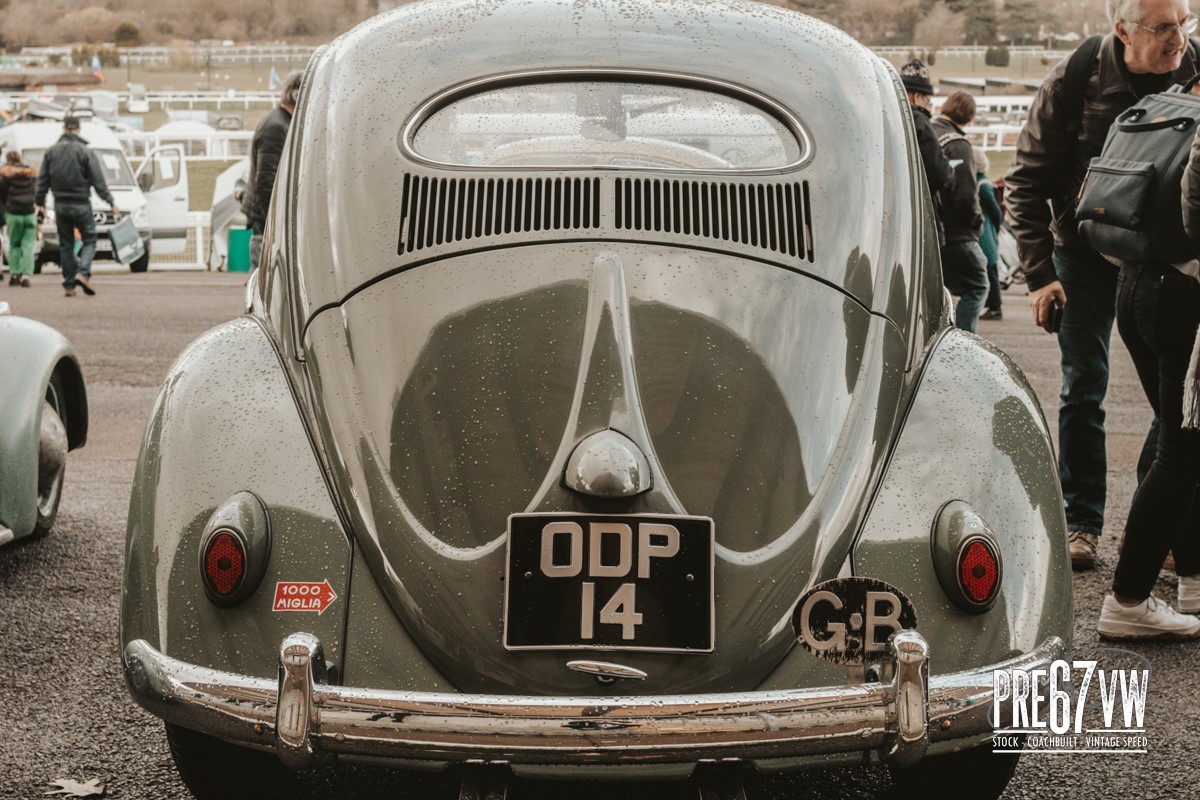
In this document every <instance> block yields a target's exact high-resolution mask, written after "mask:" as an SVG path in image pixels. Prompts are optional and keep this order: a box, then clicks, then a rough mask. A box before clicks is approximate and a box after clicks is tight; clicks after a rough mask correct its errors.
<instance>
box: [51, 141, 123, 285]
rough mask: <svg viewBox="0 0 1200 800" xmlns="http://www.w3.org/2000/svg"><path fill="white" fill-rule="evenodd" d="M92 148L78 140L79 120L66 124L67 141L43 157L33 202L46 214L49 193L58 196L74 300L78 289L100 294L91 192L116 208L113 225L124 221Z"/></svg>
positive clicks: (62, 248)
mask: <svg viewBox="0 0 1200 800" xmlns="http://www.w3.org/2000/svg"><path fill="white" fill-rule="evenodd" d="M87 144H88V143H87V140H86V139H84V138H83V137H82V136H80V135H79V118H78V117H67V118H66V119H64V120H63V135H62V136H61V137H59V140H58V141H57V142H55V143H54V144H53V145H51V146H50V149H49V150H47V151H46V155H44V156H43V157H42V169H41V172H40V173H38V183H37V194H36V196H35V198H34V200H35V202H36V203H37V210H38V211H39V212H44V211H45V208H46V192H48V191H49V192H54V225H55V227H56V228H57V229H58V257H59V258H60V259H61V260H62V272H63V284H62V285H63V291H64V293H65V294H66V296H67V297H74V296H75V285H76V284H78V285H79V286H80V288H82V289H83V293H84V294H86V295H94V294H95V293H96V290H95V289H94V288H92V257H93V256H94V255H95V254H96V218H95V217H94V216H92V189H95V190H96V194H98V195H100V197H101V199H103V200H104V202H106V203H108V204H109V206H111V207H112V215H113V220H114V221H116V220H119V219H120V218H121V212H120V210H119V209H118V208H117V202H116V201H115V200H113V196H112V193H111V192H109V191H108V184H107V183H105V181H104V171H103V170H101V169H100V164H99V163H98V162H97V161H96V154H95V153H93V152H92V151H91V149H89V148H88V146H87ZM76 229H78V230H79V234H80V237H79V238H80V240H81V241H82V242H83V247H82V248H81V249H80V251H79V257H78V261H77V260H76V256H75V231H76Z"/></svg>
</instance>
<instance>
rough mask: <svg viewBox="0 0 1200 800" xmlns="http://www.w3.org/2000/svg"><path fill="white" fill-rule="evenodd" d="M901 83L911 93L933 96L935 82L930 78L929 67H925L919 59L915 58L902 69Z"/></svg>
mask: <svg viewBox="0 0 1200 800" xmlns="http://www.w3.org/2000/svg"><path fill="white" fill-rule="evenodd" d="M900 82H901V83H903V84H904V88H905V89H907V90H908V91H910V92H916V93H917V94H933V81H932V80H931V79H930V77H929V67H927V66H925V65H924V64H923V63H922V62H921V59H919V58H914V59H913V60H912V61H909V62H908V63H907V64H905V65H904V66H903V67H901V68H900Z"/></svg>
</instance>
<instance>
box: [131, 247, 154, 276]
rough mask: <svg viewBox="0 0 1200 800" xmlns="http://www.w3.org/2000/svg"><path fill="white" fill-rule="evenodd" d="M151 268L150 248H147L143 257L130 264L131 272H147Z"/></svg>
mask: <svg viewBox="0 0 1200 800" xmlns="http://www.w3.org/2000/svg"><path fill="white" fill-rule="evenodd" d="M149 268H150V248H149V247H147V248H146V252H144V253H142V257H141V258H138V259H134V260H133V261H131V262H129V271H130V272H145V271H146V270H147V269H149Z"/></svg>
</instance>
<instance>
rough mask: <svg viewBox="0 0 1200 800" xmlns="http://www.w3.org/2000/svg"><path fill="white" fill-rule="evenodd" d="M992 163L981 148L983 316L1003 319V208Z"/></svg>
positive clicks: (978, 158)
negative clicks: (985, 278) (985, 288)
mask: <svg viewBox="0 0 1200 800" xmlns="http://www.w3.org/2000/svg"><path fill="white" fill-rule="evenodd" d="M990 168H991V164H990V163H989V162H988V157H987V156H986V155H985V154H984V152H983V151H982V150H976V151H975V184H976V185H977V186H978V188H979V210H980V211H981V212H982V213H983V232H982V233H980V234H979V249H980V250H982V251H983V257H984V258H985V259H987V276H988V293H987V299H986V300H984V301H983V307H984V309H986V310H985V311H984V312H983V313H982V314H980V315H979V318H980V319H990V320H997V319H1004V314H1003V313H1001V311H1000V242H999V235H1000V225H1001V224H1002V223H1003V221H1004V211H1003V210H1002V209H1001V208H1000V201H999V200H998V199H997V198H996V185H995V184H994V183H992V179H991V178H989V177H988V170H989V169H990Z"/></svg>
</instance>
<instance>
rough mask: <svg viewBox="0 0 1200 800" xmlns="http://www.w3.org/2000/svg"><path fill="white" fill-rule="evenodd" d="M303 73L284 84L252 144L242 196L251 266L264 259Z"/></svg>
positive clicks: (295, 74)
mask: <svg viewBox="0 0 1200 800" xmlns="http://www.w3.org/2000/svg"><path fill="white" fill-rule="evenodd" d="M303 77H304V73H302V72H298V71H297V72H293V73H291V74H289V75H288V76H287V80H285V81H284V83H283V95H282V96H281V97H280V98H279V105H278V106H277V107H276V108H274V109H272V110H271V111H270V112H268V113H267V115H266V116H265V117H263V118H262V119H261V120H260V121H259V123H258V127H257V128H255V129H254V138H253V139H252V140H251V142H250V175H249V177H248V179H247V181H246V189H245V191H244V193H243V194H242V213H244V214H245V215H246V224H247V225H248V226H249V227H250V265H251V267H252V268H253V267H257V266H258V260H259V258H260V257H261V256H262V241H263V231H264V230H265V229H266V225H267V212H269V211H270V210H271V194H272V192H274V190H275V173H276V172H277V171H278V170H279V159H280V158H282V157H283V143H284V141H285V140H286V139H287V132H288V128H289V127H290V126H291V124H292V114H293V113H294V112H295V110H296V101H297V100H299V98H300V80H301V78H303Z"/></svg>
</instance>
